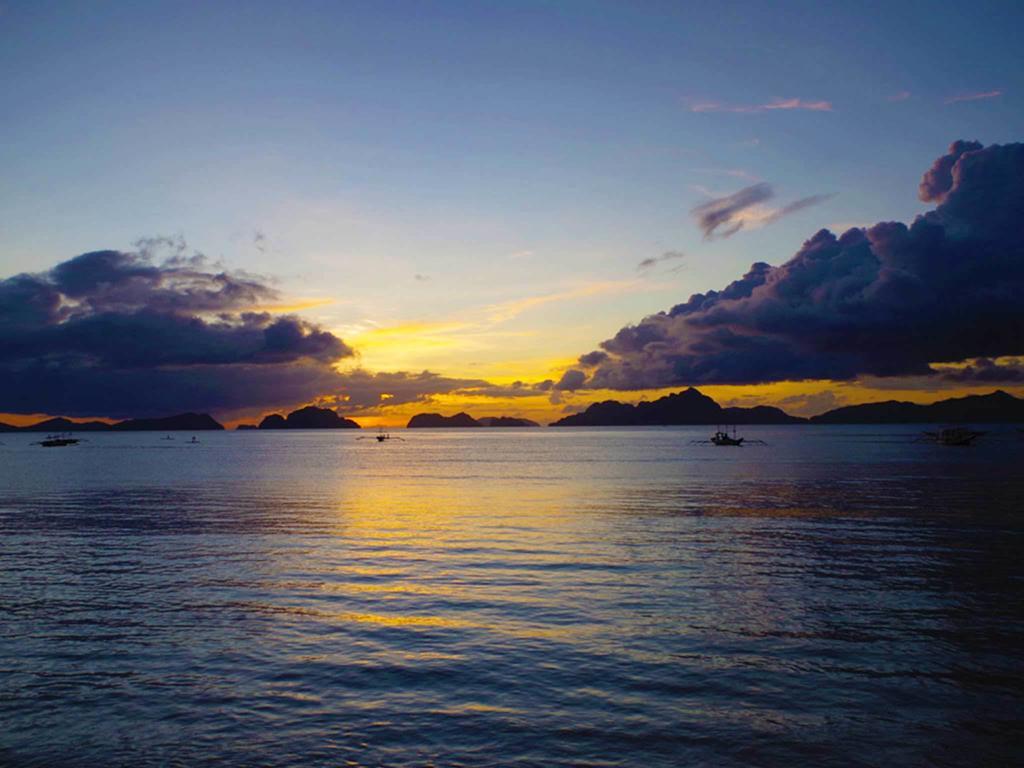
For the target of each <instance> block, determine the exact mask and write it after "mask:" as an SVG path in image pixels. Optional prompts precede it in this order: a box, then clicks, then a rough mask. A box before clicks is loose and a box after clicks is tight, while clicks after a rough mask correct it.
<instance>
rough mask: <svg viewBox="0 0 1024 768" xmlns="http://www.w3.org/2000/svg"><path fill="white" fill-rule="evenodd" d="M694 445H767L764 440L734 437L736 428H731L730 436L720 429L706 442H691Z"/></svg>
mask: <svg viewBox="0 0 1024 768" xmlns="http://www.w3.org/2000/svg"><path fill="white" fill-rule="evenodd" d="M690 442H691V443H693V444H694V445H709V444H710V445H732V446H737V447H739V446H742V445H744V444H746V445H767V443H766V442H765V441H764V440H747V438H745V437H736V427H733V428H732V435H731V436H730V435H729V433H728V432H725V431H723V430H722V428H721V427H719V428H718V430H717V431H716V432H715V434H713V435H712V436H711V437H710V438H709V439H707V440H691V441H690Z"/></svg>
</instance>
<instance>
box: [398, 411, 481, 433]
mask: <svg viewBox="0 0 1024 768" xmlns="http://www.w3.org/2000/svg"><path fill="white" fill-rule="evenodd" d="M405 426H406V428H407V429H419V428H433V427H480V426H483V425H482V424H481V423H480V422H479V421H477V420H476V419H474V418H473V417H472V416H470V415H469V414H468V413H456V414H455V415H454V416H442V415H441V414H440V413H417V414H416V415H415V416H413V417H412V418H411V419H409V423H408V424H406V425H405Z"/></svg>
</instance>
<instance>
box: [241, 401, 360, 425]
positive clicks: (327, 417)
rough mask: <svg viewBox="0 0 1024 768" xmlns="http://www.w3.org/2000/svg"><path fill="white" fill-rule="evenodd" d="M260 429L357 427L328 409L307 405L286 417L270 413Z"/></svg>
mask: <svg viewBox="0 0 1024 768" xmlns="http://www.w3.org/2000/svg"><path fill="white" fill-rule="evenodd" d="M259 428H260V429H359V428H360V427H359V425H358V424H357V423H356V422H354V421H352V419H346V418H344V417H342V416H339V415H338V414H337V412H336V411H332V410H331V409H330V408H317V407H316V406H314V405H307V406H306V407H305V408H299V409H298V410H297V411H292V412H291V413H289V414H288V416H287V417H285V416H282V415H281V414H279V413H272V414H270V415H269V416H266V417H264V419H263V421H261V422H260V426H259Z"/></svg>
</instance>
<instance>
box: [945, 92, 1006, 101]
mask: <svg viewBox="0 0 1024 768" xmlns="http://www.w3.org/2000/svg"><path fill="white" fill-rule="evenodd" d="M1002 95H1003V92H1002V91H999V90H995V91H979V92H977V93H961V94H957V95H956V96H950V97H949V98H947V99H946V100H945V101H943V102H942V103H943V104H960V103H961V102H964V101H982V100H984V99H997V98H999V97H1000V96H1002Z"/></svg>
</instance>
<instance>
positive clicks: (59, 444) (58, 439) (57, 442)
mask: <svg viewBox="0 0 1024 768" xmlns="http://www.w3.org/2000/svg"><path fill="white" fill-rule="evenodd" d="M80 442H81V441H80V440H79V439H78V438H77V437H71V436H69V435H47V436H46V439H44V440H40V441H39V442H38V443H37V445H41V446H43V448H63V447H64V446H67V445H78V443H80Z"/></svg>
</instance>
